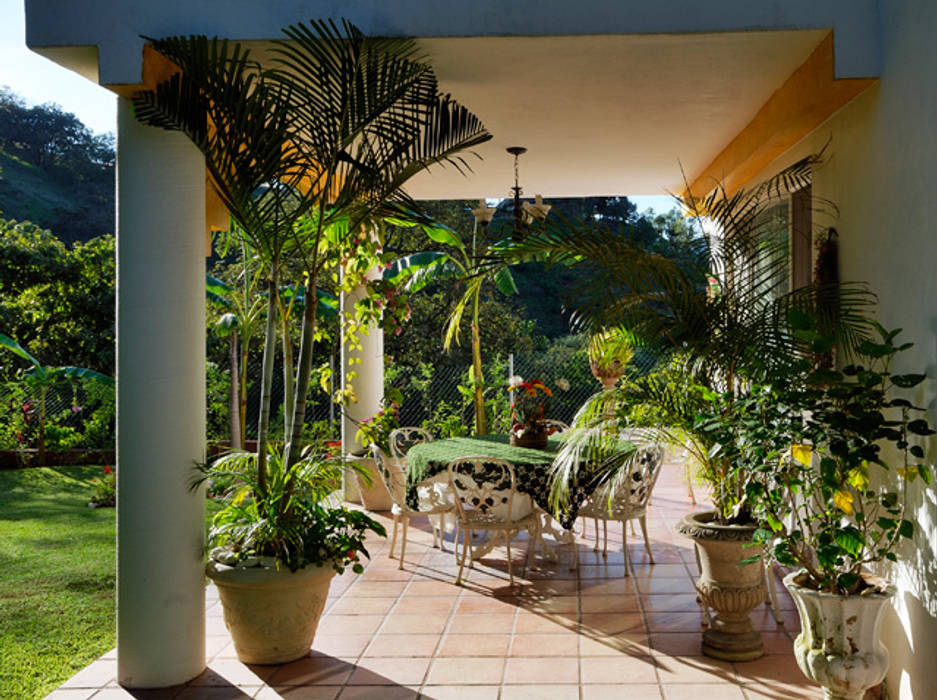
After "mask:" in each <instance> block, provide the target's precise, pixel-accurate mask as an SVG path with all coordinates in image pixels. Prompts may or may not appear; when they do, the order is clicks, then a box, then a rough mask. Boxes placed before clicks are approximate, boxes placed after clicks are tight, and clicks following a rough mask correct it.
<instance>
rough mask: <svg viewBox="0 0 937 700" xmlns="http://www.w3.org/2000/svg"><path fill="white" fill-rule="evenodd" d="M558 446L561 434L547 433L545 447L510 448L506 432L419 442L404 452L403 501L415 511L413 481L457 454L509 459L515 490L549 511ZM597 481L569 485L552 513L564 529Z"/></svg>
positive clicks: (625, 444) (436, 470)
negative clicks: (563, 504)
mask: <svg viewBox="0 0 937 700" xmlns="http://www.w3.org/2000/svg"><path fill="white" fill-rule="evenodd" d="M562 445H563V436H562V435H555V436H551V437H550V438H549V442H548V444H547V448H546V449H545V450H531V449H528V448H526V447H512V446H511V445H510V442H509V437H508V436H507V435H478V436H475V437H460V438H446V439H445V440H434V441H431V442H422V443H419V444H417V445H414V446H413V447H411V448H410V451H409V452H407V475H408V479H407V481H408V489H407V501H408V503H409V504H410V507H411V508H413V509H414V510H417V509H418V508H419V506H418V496H417V489H416V486H417V484H418V483H419V482H420V481H422V480H424V479H428V478H430V477H433V476H436V475H438V474H442V473H444V472H445V471H446V470H447V469H448V467H449V462H451V461H452V460H454V459H458V458H459V457H489V458H492V459H504V460H507V461H509V462H511V463H512V464H513V465H514V474H515V477H516V479H517V490H518V491H520V492H522V493H526V494H527V495H528V496H530V497H531V498H532V499H533V500H534V503H536V504H537V505H538V506H540V507H541V508H542V509H543V510H545V511H547V512H548V513H550V512H551V509H550V478H551V473H550V471H551V470H550V468H551V467H552V465H553V460H554V458H555V457H556V453H557V452H558V451H559V450H560V448H561V447H562ZM621 449H622V450H624V451H633V450H634V449H635V446H634V445H633V444H631V443H630V442H627V441H624V440H622V441H621ZM598 483H599V482H598V481H597V480H596V479H595V478H592V479H589V478H587V479H585V480H584V483H580V484H573V485H572V486H571V488H570V493H569V503H568V504H567V510H566V511H564V512H563V513H553V515H554V517H556V518H557V519H558V520H559V522H560V524H561V525H562V526H563V527H564V528H566V529H567V530H568V529H570V528H571V527H572V526H573V523H574V522H575V521H576V515H577V514H578V512H579V506H580V505H582V502H583V501H584V500H585V499H586V498H588V497H589V496H590V495H591V494H592V492H593V491H594V490H595V488H596V487H597V485H598Z"/></svg>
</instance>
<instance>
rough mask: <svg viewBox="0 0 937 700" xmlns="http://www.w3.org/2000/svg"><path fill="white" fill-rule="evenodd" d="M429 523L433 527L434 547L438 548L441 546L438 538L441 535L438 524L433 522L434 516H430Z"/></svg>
mask: <svg viewBox="0 0 937 700" xmlns="http://www.w3.org/2000/svg"><path fill="white" fill-rule="evenodd" d="M429 525H430V527H431V528H432V529H433V549H436V548H437V547H439V544H438V541H439V540H438V539H437V538H438V536H439V528H438V527H436V524H435V523H434V522H432V518H430V524H429Z"/></svg>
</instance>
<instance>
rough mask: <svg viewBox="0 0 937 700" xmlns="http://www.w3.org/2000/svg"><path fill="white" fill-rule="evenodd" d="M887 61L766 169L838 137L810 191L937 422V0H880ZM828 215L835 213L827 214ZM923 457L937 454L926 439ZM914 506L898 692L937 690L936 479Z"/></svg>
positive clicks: (888, 629) (847, 269) (900, 619)
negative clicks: (919, 378) (903, 348)
mask: <svg viewBox="0 0 937 700" xmlns="http://www.w3.org/2000/svg"><path fill="white" fill-rule="evenodd" d="M881 14H882V48H883V70H882V78H881V81H880V83H879V84H878V85H876V86H874V87H872V88H870V89H869V90H867V91H866V92H865V93H863V94H862V95H860V96H859V97H858V98H857V99H856V100H854V101H853V102H851V103H850V104H848V105H847V106H846V107H844V108H843V109H842V110H840V111H839V112H838V113H837V114H835V115H834V116H833V117H831V118H830V119H829V120H828V121H827V122H826V123H825V124H824V125H823V126H822V127H821V128H820V129H818V130H817V131H815V132H814V133H813V134H812V135H811V136H810V137H808V138H807V139H806V140H805V141H804V142H802V143H801V144H799V145H798V146H797V147H796V148H794V149H792V151H790V152H789V153H787V154H785V156H784V157H783V158H781V159H779V160H778V161H777V162H775V163H774V164H772V166H771V167H770V168H768V169H767V170H766V171H765V172H764V173H762V174H761V175H760V176H759V178H758V179H761V178H762V177H763V176H767V175H769V174H771V173H773V172H776V171H777V170H778V169H780V168H781V167H783V166H784V165H786V164H788V163H790V162H793V161H794V160H796V159H798V158H800V157H802V156H803V155H805V154H807V153H810V152H816V151H818V150H819V149H820V148H822V147H823V145H824V144H825V143H826V142H827V140H828V139H831V140H830V144H829V153H830V157H829V161H828V163H827V164H826V165H825V166H823V167H822V168H821V169H820V170H819V171H818V172H817V173H816V176H815V181H814V194H815V196H817V197H821V198H827V199H829V200H831V201H833V202H834V203H835V204H836V205H837V206H838V207H839V211H840V213H839V216H838V219H837V220H836V222H835V225H836V228H837V230H838V232H839V234H840V271H841V275H842V279H844V280H866V281H868V282H869V283H870V285H871V287H872V289H873V291H875V292H876V293H877V294H878V296H879V309H878V318H879V319H880V321H881V322H882V323H883V324H884V325H885V326H886V327H887V328H903V329H904V331H903V333H902V335H901V336H900V337H902V338H904V339H905V340H906V341H913V342H914V343H915V346H914V347H913V348H912V349H911V350H909V351H908V352H906V353H904V355H903V357H902V359H901V362H900V366H898V367H896V369H898V370H902V369H904V370H907V371H920V370H921V369H922V368H925V369H926V371H927V374H928V375H929V377H930V379H929V381H928V382H926V383H925V385H924V387H925V388H924V389H922V390H920V392H919V393H918V395H917V396H916V397H915V398H916V399H917V401H918V403H919V404H921V405H926V406H927V407H928V409H929V416H928V418H929V420H930V421H931V423H932V424H933V423H935V406H937V400H935V395H937V382H935V377H937V304H935V299H937V274H935V264H937V235H935V225H937V214H935V194H937V186H935V185H937V183H935V177H937V135H935V132H934V130H935V127H937V51H935V50H934V44H933V31H934V28H935V27H937V3H934V2H933V0H883V1H882V3H881ZM828 225H829V224H828ZM927 458H928V459H927V461H928V462H929V463H930V464H932V465H933V464H934V462H935V461H937V449H935V446H934V444H931V445H930V446H929V450H928V454H927ZM910 503H911V512H910V513H909V517H911V518H912V519H914V520H915V521H916V523H917V525H918V531H917V534H916V537H915V540H914V543H913V545H910V544H906V545H905V549H904V550H903V551H902V554H903V555H904V557H905V558H906V563H904V564H902V565H900V566H897V567H893V568H892V569H891V570H887V571H886V572H884V573H887V575H888V576H889V577H890V578H892V579H893V580H895V581H896V583H897V584H898V587H899V591H898V595H897V596H896V599H895V605H894V608H895V611H894V612H889V613H888V615H887V617H886V620H885V625H884V630H883V634H884V640H885V643H886V646H887V647H888V648H889V651H890V653H891V667H890V670H889V675H888V678H887V679H886V683H887V687H888V691H889V697H891V698H899V697H900V698H909V699H910V698H934V697H937V665H935V664H934V663H933V660H932V659H933V657H932V654H931V653H930V652H931V650H933V649H934V648H935V647H937V488H935V487H932V488H931V489H929V490H927V491H926V492H924V491H922V489H921V488H919V487H918V486H912V494H911V499H910Z"/></svg>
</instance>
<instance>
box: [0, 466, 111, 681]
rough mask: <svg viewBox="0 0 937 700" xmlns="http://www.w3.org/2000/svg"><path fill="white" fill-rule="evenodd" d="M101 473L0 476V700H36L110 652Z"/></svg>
mask: <svg viewBox="0 0 937 700" xmlns="http://www.w3.org/2000/svg"><path fill="white" fill-rule="evenodd" d="M100 473H101V467H60V468H45V469H23V470H18V471H0V698H41V697H43V696H45V695H46V694H47V693H49V692H50V691H52V690H54V689H55V688H56V687H58V686H59V685H60V684H61V683H62V682H63V681H65V680H66V679H68V678H69V677H70V676H72V675H73V674H74V673H75V672H77V671H79V670H81V669H82V668H84V667H85V666H87V665H88V663H90V662H91V661H92V660H94V659H96V658H97V657H99V656H100V655H101V654H103V653H104V652H106V651H108V650H109V649H112V648H113V647H114V643H115V642H114V638H115V628H114V560H115V553H116V552H115V543H114V509H113V508H97V509H93V508H88V500H89V498H90V494H91V487H90V485H89V482H90V480H91V478H92V477H94V476H98V475H99V474H100Z"/></svg>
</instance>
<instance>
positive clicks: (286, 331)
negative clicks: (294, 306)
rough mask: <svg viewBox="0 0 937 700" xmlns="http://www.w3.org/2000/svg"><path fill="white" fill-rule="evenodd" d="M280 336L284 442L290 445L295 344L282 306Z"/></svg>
mask: <svg viewBox="0 0 937 700" xmlns="http://www.w3.org/2000/svg"><path fill="white" fill-rule="evenodd" d="M280 335H281V339H280V340H281V344H282V347H283V442H284V443H288V442H289V441H290V436H291V435H292V434H293V343H292V341H291V340H290V323H289V319H288V318H287V317H286V310H285V309H283V308H282V305H281V309H280Z"/></svg>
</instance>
